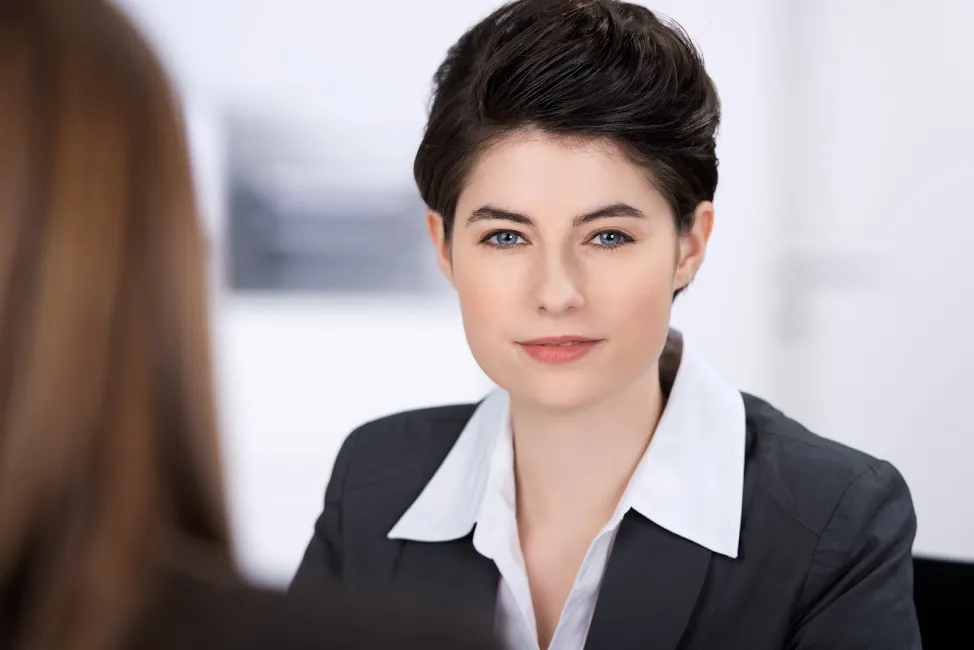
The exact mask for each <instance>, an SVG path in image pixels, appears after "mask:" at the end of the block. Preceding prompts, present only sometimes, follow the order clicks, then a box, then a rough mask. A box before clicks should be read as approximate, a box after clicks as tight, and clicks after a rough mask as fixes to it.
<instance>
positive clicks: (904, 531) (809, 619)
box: [292, 395, 921, 650]
mask: <svg viewBox="0 0 974 650" xmlns="http://www.w3.org/2000/svg"><path fill="white" fill-rule="evenodd" d="M744 402H745V410H746V413H747V451H746V467H745V475H744V502H743V515H742V516H743V521H742V530H741V543H740V553H739V556H738V557H737V558H736V559H731V558H728V557H724V556H721V555H718V554H715V553H712V552H711V551H709V550H707V549H705V548H703V547H701V546H698V545H696V544H694V543H693V542H690V541H687V540H685V539H683V538H681V537H678V536H676V535H674V534H672V533H669V532H667V531H666V530H664V529H662V528H660V527H659V526H657V525H655V524H654V523H653V522H652V521H650V520H648V519H646V518H644V517H642V516H641V515H639V514H637V513H635V512H633V511H630V513H629V514H627V515H626V517H625V519H624V520H623V523H622V525H621V526H620V529H619V532H618V534H617V537H616V541H615V545H614V547H613V549H612V554H611V556H610V558H609V562H608V565H607V567H606V572H605V576H604V578H603V582H602V587H601V591H600V592H599V597H598V603H597V605H596V610H595V616H594V618H593V620H592V626H591V628H590V630H589V636H588V642H587V645H586V648H587V649H588V650H601V649H603V648H606V649H611V650H627V649H630V648H632V649H635V648H640V649H654V650H675V649H677V648H679V649H682V650H700V649H703V648H718V649H725V648H726V649H728V650H735V649H740V650H781V649H783V648H791V649H795V650H811V649H813V648H815V649H819V648H821V649H823V650H824V649H825V648H838V649H843V650H866V649H867V648H869V649H875V650H899V649H908V650H914V649H919V648H920V647H921V644H920V633H919V629H918V626H917V617H916V610H915V607H914V604H913V569H912V556H911V549H912V545H913V538H914V535H915V532H916V517H915V514H914V510H913V503H912V500H911V498H910V493H909V490H908V489H907V486H906V483H905V482H904V480H903V478H902V476H901V475H900V474H899V473H898V472H897V471H896V469H895V468H893V466H891V465H890V464H889V463H886V462H883V461H879V460H876V459H875V458H871V457H869V456H867V455H865V454H863V453H860V452H857V451H854V450H852V449H849V448H848V447H844V446H842V445H840V444H837V443H835V442H832V441H829V440H826V439H824V438H820V437H818V436H816V435H814V434H812V433H810V432H809V431H807V430H806V429H805V428H803V427H802V426H801V425H799V424H798V423H796V422H795V421H793V420H791V419H789V418H788V417H786V416H785V415H783V414H782V413H781V412H779V411H777V410H775V409H774V408H773V407H771V406H770V405H768V404H767V403H765V402H763V401H762V400H760V399H758V398H755V397H752V396H750V395H745V396H744ZM475 406H476V405H473V404H469V405H459V406H448V407H442V408H435V409H425V410H420V411H413V412H409V413H400V414H397V415H393V416H390V417H387V418H384V419H381V420H377V421H374V422H371V423H369V424H366V425H364V426H362V427H361V428H359V429H357V430H356V431H354V432H353V433H352V434H351V435H350V436H349V438H348V439H347V440H346V442H345V443H344V445H343V446H342V449H341V451H340V452H339V454H338V458H337V460H336V462H335V467H334V470H333V474H332V477H331V480H330V482H329V484H328V488H327V491H326V494H325V507H324V511H323V512H322V514H321V516H320V518H319V519H318V522H317V524H316V525H315V531H314V536H313V538H312V540H311V543H310V544H309V546H308V549H307V552H306V554H305V557H304V560H303V562H302V564H301V566H300V568H299V570H298V573H297V575H296V577H295V579H294V583H293V585H292V591H293V592H295V593H299V594H305V595H309V596H313V594H314V593H315V592H316V591H318V590H320V589H322V588H323V587H324V586H325V585H328V584H334V583H336V582H338V583H341V584H342V585H344V586H345V587H347V588H350V589H356V590H371V589H378V590H382V591H384V592H390V591H398V590H402V591H404V592H406V593H409V594H410V595H411V596H412V597H413V598H415V599H416V600H417V601H422V602H425V603H428V604H430V605H432V606H436V607H440V608H444V611H445V608H461V609H467V610H470V609H473V610H476V611H479V612H480V613H481V615H483V616H484V621H485V622H486V621H490V620H491V618H492V617H493V608H494V600H495V597H496V594H497V591H498V584H499V575H498V572H497V569H496V568H495V566H494V564H493V562H492V561H491V560H488V559H486V558H484V557H482V556H481V555H479V554H478V553H477V551H476V550H475V549H474V547H473V544H472V541H471V540H472V535H470V536H467V537H465V538H463V539H460V540H456V541H453V542H445V543H443V542H440V543H421V542H412V541H403V540H390V539H387V537H386V536H387V534H388V532H389V530H390V529H391V528H392V527H393V526H394V525H395V523H396V522H397V521H398V520H399V518H400V517H401V516H402V515H403V513H404V512H405V511H406V509H407V508H409V506H410V505H411V504H412V503H413V501H415V500H416V498H417V497H418V496H419V493H420V492H421V491H422V489H423V488H424V486H425V485H426V483H427V482H428V481H429V480H430V478H431V477H432V476H433V474H434V472H435V471H436V469H437V468H438V467H439V465H440V463H441V462H442V461H443V459H444V457H445V456H446V454H447V452H448V451H449V449H450V447H451V446H452V445H453V444H454V442H455V441H456V440H457V438H458V436H459V435H460V432H461V431H462V430H463V427H464V425H465V424H466V423H467V420H469V419H470V417H471V416H472V414H473V412H474V409H475Z"/></svg>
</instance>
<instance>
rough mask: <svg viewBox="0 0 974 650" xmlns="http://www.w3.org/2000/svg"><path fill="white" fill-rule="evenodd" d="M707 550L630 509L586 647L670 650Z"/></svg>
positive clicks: (693, 599) (696, 589)
mask: <svg viewBox="0 0 974 650" xmlns="http://www.w3.org/2000/svg"><path fill="white" fill-rule="evenodd" d="M711 555H712V553H711V551H709V550H708V549H706V548H704V547H702V546H699V545H697V544H695V543H693V542H691V541H689V540H686V539H683V538H682V537H679V536H677V535H675V534H673V533H671V532H669V531H667V530H664V529H663V528H660V527H659V526H657V525H656V524H654V523H653V522H651V521H649V520H648V519H646V518H645V517H643V516H642V515H640V514H638V513H636V512H633V511H630V512H629V513H628V514H627V515H626V516H625V518H624V519H623V520H622V524H621V525H620V527H619V532H618V533H617V534H616V539H615V544H614V546H613V548H612V554H611V555H610V557H609V562H608V565H607V566H606V570H605V575H604V576H603V578H602V586H601V588H600V590H599V597H598V602H597V603H596V606H595V614H594V616H593V618H592V625H591V627H590V628H589V634H588V639H587V641H586V644H585V648H586V650H602V649H604V648H612V649H613V650H628V649H629V648H633V649H635V648H639V649H640V650H673V649H674V648H676V647H677V644H678V643H679V642H680V639H681V637H682V636H683V633H684V631H685V629H686V627H687V623H688V622H689V620H690V616H691V614H692V613H693V610H694V607H695V605H696V603H697V599H698V597H699V595H700V590H701V588H702V587H703V583H704V579H705V578H706V575H707V569H708V567H709V565H710V559H711Z"/></svg>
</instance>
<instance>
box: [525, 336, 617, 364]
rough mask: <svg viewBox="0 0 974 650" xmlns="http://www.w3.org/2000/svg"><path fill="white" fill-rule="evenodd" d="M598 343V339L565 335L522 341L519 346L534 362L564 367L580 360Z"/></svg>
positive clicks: (599, 341)
mask: <svg viewBox="0 0 974 650" xmlns="http://www.w3.org/2000/svg"><path fill="white" fill-rule="evenodd" d="M599 343H601V340H600V339H592V338H588V337H585V336H576V335H565V336H547V337H543V338H538V339H532V340H530V341H522V342H521V343H520V345H521V348H522V349H523V350H524V351H525V352H526V353H527V355H528V356H529V357H531V358H532V359H534V360H535V361H538V362H540V363H544V364H547V365H564V364H567V363H572V362H573V361H577V360H579V359H581V358H582V357H584V356H585V355H587V354H588V353H589V352H591V351H592V349H593V348H594V347H595V346H597V345H598V344H599Z"/></svg>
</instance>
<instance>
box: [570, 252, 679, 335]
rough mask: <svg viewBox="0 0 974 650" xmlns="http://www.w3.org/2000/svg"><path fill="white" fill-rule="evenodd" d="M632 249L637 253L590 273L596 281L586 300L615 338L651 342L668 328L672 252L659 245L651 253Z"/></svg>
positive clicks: (672, 262)
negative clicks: (610, 329)
mask: <svg viewBox="0 0 974 650" xmlns="http://www.w3.org/2000/svg"><path fill="white" fill-rule="evenodd" d="M633 252H634V253H638V254H633V255H631V256H629V257H627V258H626V259H620V260H619V261H618V262H617V263H614V264H604V265H601V267H600V268H599V269H598V270H597V271H595V272H594V273H593V279H595V280H596V282H595V285H594V286H593V287H592V288H591V289H594V290H592V291H590V293H589V302H590V306H591V307H593V308H594V311H595V312H596V313H597V314H599V317H600V319H602V318H605V319H607V320H608V321H609V322H607V323H606V325H608V326H610V327H612V328H613V329H614V330H615V332H616V337H617V338H620V337H621V338H626V339H628V340H629V342H630V343H636V342H637V341H638V340H640V339H642V340H645V341H646V342H647V343H649V344H651V345H655V339H657V338H660V337H664V338H665V335H666V331H667V330H668V328H669V320H670V311H671V308H672V302H673V272H674V265H675V263H676V260H675V254H674V253H673V252H672V251H670V250H664V249H662V247H661V248H660V249H659V250H654V251H652V252H651V253H649V252H646V253H644V252H643V251H633ZM620 255H622V254H620Z"/></svg>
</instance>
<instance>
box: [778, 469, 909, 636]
mask: <svg viewBox="0 0 974 650" xmlns="http://www.w3.org/2000/svg"><path fill="white" fill-rule="evenodd" d="M915 535H916V515H915V513H914V510H913V501H912V498H911V497H910V491H909V488H908V487H907V485H906V482H905V481H904V480H903V477H902V476H901V475H900V473H899V472H898V471H897V470H896V469H895V468H894V467H893V466H892V465H890V464H889V463H886V462H879V463H878V464H876V465H874V466H872V467H870V468H869V469H867V470H866V471H864V472H863V473H862V474H860V475H859V476H858V477H857V478H856V479H855V480H854V481H853V482H852V483H851V484H850V485H849V487H848V488H847V489H846V491H845V493H844V494H843V496H842V498H841V499H840V500H839V503H838V505H837V506H836V508H835V510H834V512H833V514H832V517H831V519H830V521H829V523H828V524H827V525H826V527H825V529H824V531H823V532H822V535H821V537H820V538H819V543H818V548H817V550H816V552H815V555H814V558H813V560H812V564H811V567H810V569H809V573H808V576H807V578H806V580H805V586H804V590H803V592H802V596H801V598H800V600H799V610H798V611H799V615H800V618H799V620H798V624H797V626H796V627H795V628H794V633H793V635H792V638H791V640H790V643H789V644H788V647H789V648H792V649H793V650H819V649H822V650H824V649H825V648H834V649H837V650H867V649H876V650H879V649H882V650H901V649H902V650H920V648H921V641H920V629H919V624H918V623H917V614H916V608H915V606H914V603H913V556H912V550H913V539H914V537H915Z"/></svg>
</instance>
